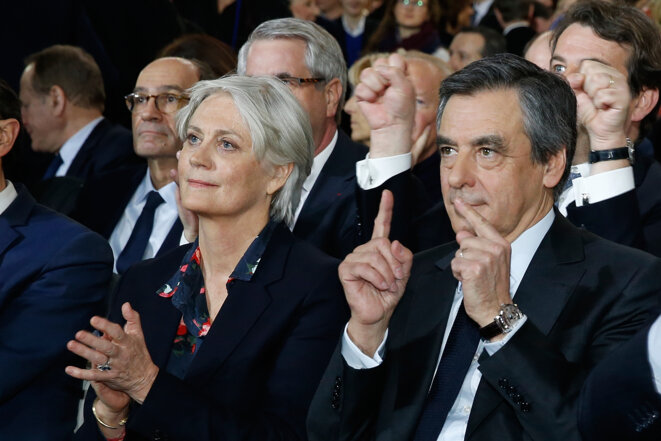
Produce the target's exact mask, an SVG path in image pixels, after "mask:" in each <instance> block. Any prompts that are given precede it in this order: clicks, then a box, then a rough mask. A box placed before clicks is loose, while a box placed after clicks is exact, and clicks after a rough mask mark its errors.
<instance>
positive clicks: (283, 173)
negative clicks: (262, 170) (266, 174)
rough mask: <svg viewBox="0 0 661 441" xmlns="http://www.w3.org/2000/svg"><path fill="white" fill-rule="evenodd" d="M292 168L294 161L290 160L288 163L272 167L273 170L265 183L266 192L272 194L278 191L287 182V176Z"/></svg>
mask: <svg viewBox="0 0 661 441" xmlns="http://www.w3.org/2000/svg"><path fill="white" fill-rule="evenodd" d="M292 170H294V163H293V162H290V163H289V164H284V165H276V166H274V167H273V172H272V174H271V179H270V180H269V182H268V184H267V185H266V194H268V195H269V196H273V195H274V194H275V193H277V192H278V190H280V189H281V188H282V187H283V186H284V185H285V182H287V178H289V175H291V172H292Z"/></svg>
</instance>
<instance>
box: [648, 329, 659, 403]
mask: <svg viewBox="0 0 661 441" xmlns="http://www.w3.org/2000/svg"><path fill="white" fill-rule="evenodd" d="M659 347H661V316H659V318H657V319H656V321H655V322H654V324H653V325H652V327H651V328H650V331H649V333H648V334H647V353H648V354H649V359H650V365H651V366H652V376H653V377H654V385H655V386H656V391H657V392H658V393H660V394H661V351H659Z"/></svg>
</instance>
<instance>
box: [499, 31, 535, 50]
mask: <svg viewBox="0 0 661 441" xmlns="http://www.w3.org/2000/svg"><path fill="white" fill-rule="evenodd" d="M535 34H536V32H535V30H534V29H533V28H531V27H529V26H522V27H520V28H514V29H512V30H511V31H509V32H508V33H507V35H505V44H506V45H507V52H509V53H510V54H514V55H518V56H520V57H522V56H523V49H524V48H525V47H526V44H528V42H529V41H530V40H531V39H532V38H533V37H534V36H535Z"/></svg>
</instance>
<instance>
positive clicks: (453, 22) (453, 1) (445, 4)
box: [437, 0, 473, 33]
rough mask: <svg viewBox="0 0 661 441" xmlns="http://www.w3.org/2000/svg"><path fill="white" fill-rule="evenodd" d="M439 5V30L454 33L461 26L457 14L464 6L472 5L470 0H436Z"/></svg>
mask: <svg viewBox="0 0 661 441" xmlns="http://www.w3.org/2000/svg"><path fill="white" fill-rule="evenodd" d="M437 1H438V2H439V4H440V6H441V19H440V20H439V26H438V28H439V29H440V31H441V32H450V33H455V32H457V31H458V28H459V27H460V26H461V24H460V23H459V14H460V13H461V11H463V10H464V8H466V7H468V6H471V5H472V3H473V2H472V0H437Z"/></svg>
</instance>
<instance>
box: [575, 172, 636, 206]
mask: <svg viewBox="0 0 661 441" xmlns="http://www.w3.org/2000/svg"><path fill="white" fill-rule="evenodd" d="M634 188H636V184H635V182H634V179H633V167H624V168H619V169H617V170H611V171H607V172H604V173H598V174H596V175H592V176H586V177H581V178H576V179H574V180H573V181H572V189H573V191H574V201H575V202H576V206H577V207H582V206H583V204H585V203H590V204H596V203H597V202H601V201H604V200H606V199H610V198H614V197H615V196H619V195H621V194H623V193H626V192H627V191H631V190H633V189H634Z"/></svg>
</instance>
